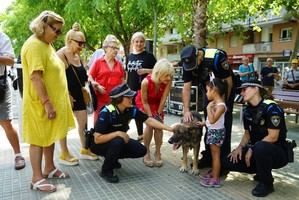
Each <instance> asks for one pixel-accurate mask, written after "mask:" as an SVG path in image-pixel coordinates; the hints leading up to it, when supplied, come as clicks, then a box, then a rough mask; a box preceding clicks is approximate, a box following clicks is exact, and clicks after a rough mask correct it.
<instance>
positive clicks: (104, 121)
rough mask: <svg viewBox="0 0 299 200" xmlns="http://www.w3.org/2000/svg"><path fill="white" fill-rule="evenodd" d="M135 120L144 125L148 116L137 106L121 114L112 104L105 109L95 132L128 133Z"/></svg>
mask: <svg viewBox="0 0 299 200" xmlns="http://www.w3.org/2000/svg"><path fill="white" fill-rule="evenodd" d="M131 119H135V120H138V121H140V122H141V123H143V122H144V121H146V120H147V119H148V116H147V115H146V114H145V113H143V112H142V111H140V110H139V109H138V108H136V107H135V106H132V107H130V108H127V109H125V111H124V112H120V111H119V110H118V108H117V106H114V105H112V104H110V105H108V106H105V107H103V109H102V110H101V112H100V114H99V117H98V119H97V121H96V124H95V132H98V133H101V134H108V133H111V132H114V131H123V132H127V131H128V130H129V122H130V120H131Z"/></svg>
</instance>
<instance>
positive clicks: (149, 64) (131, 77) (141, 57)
mask: <svg viewBox="0 0 299 200" xmlns="http://www.w3.org/2000/svg"><path fill="white" fill-rule="evenodd" d="M155 64H156V58H155V56H154V55H153V54H151V53H149V52H147V51H143V52H141V53H139V54H133V53H131V54H129V56H128V63H127V66H126V71H127V72H128V80H127V83H128V85H129V87H130V88H131V90H134V91H138V90H140V87H141V81H142V80H143V79H144V78H145V77H146V75H147V74H144V75H142V76H140V75H138V74H137V70H138V69H153V68H154V65H155Z"/></svg>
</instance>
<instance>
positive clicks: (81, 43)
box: [71, 39, 85, 47]
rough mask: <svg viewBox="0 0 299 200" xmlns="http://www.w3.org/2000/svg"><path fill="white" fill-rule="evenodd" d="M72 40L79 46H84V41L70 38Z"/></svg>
mask: <svg viewBox="0 0 299 200" xmlns="http://www.w3.org/2000/svg"><path fill="white" fill-rule="evenodd" d="M71 40H73V41H74V42H76V43H77V44H78V45H79V46H80V47H84V46H85V41H78V40H74V39H71Z"/></svg>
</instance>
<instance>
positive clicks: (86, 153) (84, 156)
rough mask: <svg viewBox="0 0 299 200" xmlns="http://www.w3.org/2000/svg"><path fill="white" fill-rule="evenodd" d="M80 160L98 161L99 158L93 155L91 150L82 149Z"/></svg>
mask: <svg viewBox="0 0 299 200" xmlns="http://www.w3.org/2000/svg"><path fill="white" fill-rule="evenodd" d="M80 159H84V160H98V159H99V157H98V156H97V155H96V154H94V153H92V152H91V151H90V150H89V149H85V148H81V149H80Z"/></svg>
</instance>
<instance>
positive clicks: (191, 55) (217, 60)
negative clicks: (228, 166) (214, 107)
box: [181, 45, 235, 164]
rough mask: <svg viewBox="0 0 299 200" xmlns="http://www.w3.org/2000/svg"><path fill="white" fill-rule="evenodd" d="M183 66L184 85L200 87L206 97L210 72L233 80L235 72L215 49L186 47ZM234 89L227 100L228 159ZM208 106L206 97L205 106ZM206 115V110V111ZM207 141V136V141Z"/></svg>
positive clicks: (223, 153)
mask: <svg viewBox="0 0 299 200" xmlns="http://www.w3.org/2000/svg"><path fill="white" fill-rule="evenodd" d="M198 51H203V53H204V56H203V61H202V62H201V64H200V65H197V53H198ZM181 64H182V66H183V80H184V83H188V82H192V85H199V87H200V88H201V89H202V91H203V93H204V95H205V94H206V87H205V86H206V82H207V81H209V72H213V74H214V76H215V77H216V78H220V79H225V78H228V77H230V76H231V77H232V78H233V72H232V69H231V68H230V66H229V64H228V60H227V55H226V53H225V51H223V50H220V49H213V48H202V49H199V50H198V49H197V48H196V47H194V46H193V45H189V46H187V47H185V48H184V49H183V50H182V52H181ZM234 96H235V92H234V88H232V91H231V93H230V96H229V98H226V102H225V103H226V107H227V112H226V113H225V124H224V126H225V133H226V134H225V140H224V143H223V145H222V146H221V158H226V157H227V155H228V154H229V153H230V150H231V129H232V122H233V117H232V111H233V104H234ZM207 104H208V100H207V97H206V96H205V106H204V108H206V106H207ZM204 112H205V115H206V110H204ZM204 141H206V134H205V140H204ZM202 154H203V158H204V160H205V161H207V162H209V164H210V162H211V153H210V148H209V147H208V145H206V152H202Z"/></svg>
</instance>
